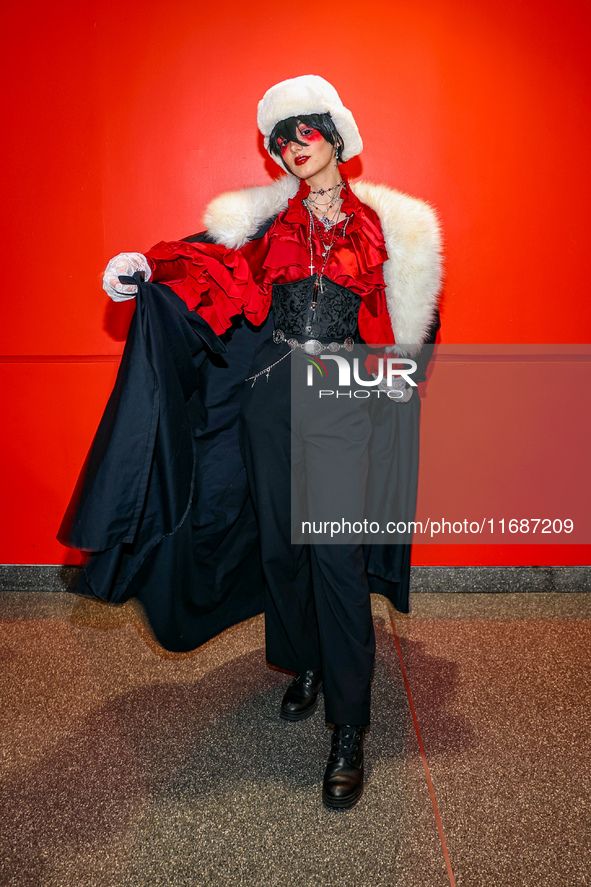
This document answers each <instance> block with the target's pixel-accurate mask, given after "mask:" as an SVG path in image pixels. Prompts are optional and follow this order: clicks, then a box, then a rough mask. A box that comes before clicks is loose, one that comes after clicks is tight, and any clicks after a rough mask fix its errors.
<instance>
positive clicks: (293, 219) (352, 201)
mask: <svg viewBox="0 0 591 887" xmlns="http://www.w3.org/2000/svg"><path fill="white" fill-rule="evenodd" d="M342 179H343V182H344V183H345V187H344V188H343V190H342V191H341V196H342V198H343V203H342V206H341V212H344V213H345V214H346V215H347V216H348V217H349V221H348V223H347V232H348V233H349V234H350V233H352V232H353V231H357V230H358V229H359V228H363V227H364V224H365V223H366V214H365V212H364V207H363V204H362V203H361V201H360V200H359V199H358V198H357V197H355V195H354V194H353V191H352V190H351V188H350V186H349V180H348V178H347V176H345V175H342ZM309 193H310V186H309V185H308V183H307V182H305V181H304V180H302V181H301V182H300V187H299V189H298V192H297V194H296V195H295V196H294V197H292V198H291V200H290V201H289V203H288V206H287V210H286V211H285V213H284V214H283V221H284V222H285V224H286V225H287V226H292V225H304V226H306V229H307V226H308V224H309V220H310V216H309V213H308V210H307V209H306V207H305V206H304V203H303V201H304V200H305V199H306V197H307V196H308V194H309ZM339 224H340V225H342V224H343V222H339Z"/></svg>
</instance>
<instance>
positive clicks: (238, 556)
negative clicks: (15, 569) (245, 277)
mask: <svg viewBox="0 0 591 887" xmlns="http://www.w3.org/2000/svg"><path fill="white" fill-rule="evenodd" d="M132 282H135V283H137V284H138V295H137V300H136V310H135V313H134V316H133V319H132V323H131V326H130V329H129V334H128V338H127V342H126V345H125V349H124V353H123V357H122V360H121V365H120V368H119V372H118V375H117V380H116V383H115V387H114V389H113V393H112V394H111V397H110V399H109V401H108V404H107V406H106V409H105V412H104V415H103V417H102V420H101V422H100V425H99V428H98V431H97V433H96V436H95V439H94V441H93V444H92V446H91V449H90V452H89V455H88V457H87V460H86V463H85V465H84V468H83V470H82V473H81V475H80V479H79V481H78V484H77V487H76V490H75V492H74V495H73V497H72V501H71V502H70V505H69V507H68V510H67V512H66V516H65V518H64V521H63V523H62V526H61V528H60V531H59V534H58V539H59V540H60V542H62V543H63V544H64V545H68V546H70V547H72V548H78V549H82V550H85V551H88V552H90V557H89V559H88V562H87V563H86V565H85V566H84V568H83V573H82V576H81V578H80V581H79V583H78V587H77V589H76V591H77V592H78V593H81V594H85V595H89V596H96V597H99V598H101V599H103V600H106V601H110V602H113V603H118V602H123V601H126V600H128V599H129V598H130V597H133V596H137V598H138V599H139V600H140V601H141V603H142V604H143V606H144V608H145V610H146V613H147V616H148V619H149V621H150V623H151V626H152V628H153V631H154V634H155V635H156V638H157V640H158V641H159V642H160V644H161V645H162V646H163V647H165V648H166V649H168V650H171V651H177V652H185V651H188V650H192V649H195V648H196V647H198V646H200V645H201V644H203V643H204V642H205V641H207V640H209V639H210V638H212V637H214V636H215V635H217V634H219V633H220V632H221V631H223V630H224V629H226V628H228V627H230V626H231V625H235V624H236V623H238V622H241V621H242V620H244V619H247V618H250V617H251V616H254V615H257V614H259V613H261V612H263V610H264V590H265V586H264V579H263V573H262V568H261V560H260V554H259V546H258V531H257V523H256V518H255V514H254V511H253V506H252V502H251V498H250V495H249V490H248V483H247V478H246V472H245V468H244V464H243V462H242V458H241V455H240V448H239V443H238V415H239V410H240V400H241V391H242V387H243V384H244V380H245V378H246V377H247V375H248V370H249V367H250V364H251V361H252V357H253V354H254V352H255V349H256V348H257V346H258V344H259V342H260V341H261V336H263V337H268V336H269V335H270V333H271V330H272V318H271V317H269V318H268V320H267V321H266V323H265V324H263V325H262V326H261V327H258V328H256V329H255V328H253V327H252V326H250V325H249V324H248V323H247V322H245V321H244V319H243V318H240V319H239V320H238V322H237V323H236V324H235V326H234V327H233V328H232V330H231V331H230V332H229V333H227V334H224V337H223V338H224V342H222V340H221V339H220V338H219V337H218V336H216V335H215V334H214V333H213V331H212V329H211V327H210V326H209V325H208V324H207V323H206V321H204V320H203V319H202V318H201V317H200V316H199V314H197V313H196V312H194V311H190V310H189V309H188V308H187V306H186V304H185V303H184V302H183V301H182V299H180V298H179V297H178V296H177V295H176V294H175V293H174V292H173V291H172V290H171V289H170V288H169V287H168V286H166V285H165V284H158V283H144V282H142V281H141V280H140V278H139V275H136V276H135V278H134V280H133V281H132ZM420 373H424V367H420ZM387 406H389V407H390V409H388V410H382V411H380V412H378V413H377V415H376V417H375V420H372V421H374V426H375V428H374V440H373V443H372V455H371V458H372V459H379V460H380V463H381V465H382V468H381V472H380V478H381V480H380V483H381V484H383V477H384V472H383V465H384V464H385V465H389V466H390V469H389V471H390V474H389V482H388V483H387V484H386V485H385V487H384V489H385V490H391V491H395V495H396V497H397V503H398V504H399V503H400V501H403V502H404V511H405V513H406V514H411V515H412V514H414V505H415V497H416V477H417V471H418V434H419V413H420V399H419V397H418V396H415V397H413V398H411V400H410V401H409V402H408V403H407V404H404V408H403V409H399V408H398V405H394V404H388V405H387ZM400 453H405V459H404V460H401V459H400V458H398V455H397V454H400ZM370 483H371V476H370ZM365 559H366V568H367V573H368V581H369V586H370V591H371V592H374V593H378V594H383V595H385V596H386V597H388V598H389V600H390V601H391V602H392V603H393V604H394V606H395V607H396V608H397V609H398V610H400V611H402V612H408V591H409V574H410V545H407V544H399V545H366V546H365Z"/></svg>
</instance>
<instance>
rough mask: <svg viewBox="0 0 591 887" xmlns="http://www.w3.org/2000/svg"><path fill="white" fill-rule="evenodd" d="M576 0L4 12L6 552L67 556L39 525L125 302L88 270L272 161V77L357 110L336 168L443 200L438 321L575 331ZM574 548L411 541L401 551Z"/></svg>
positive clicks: (187, 228) (583, 99)
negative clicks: (305, 82) (353, 134)
mask: <svg viewBox="0 0 591 887" xmlns="http://www.w3.org/2000/svg"><path fill="white" fill-rule="evenodd" d="M590 13H591V10H590V6H589V3H587V2H586V0H565V2H563V3H561V4H560V5H558V4H556V3H554V2H552V3H551V2H548V0H542V2H540V0H536V2H533V0H518V2H515V0H475V2H474V3H471V4H467V3H464V2H460V0H418V2H415V3H412V4H408V3H400V2H396V0H388V2H385V0H384V2H380V0H366V2H352V0H341V2H339V3H338V4H323V5H320V6H319V5H318V4H312V5H310V4H301V3H300V4H293V3H292V4H276V3H273V4H271V3H262V2H260V0H251V2H248V3H244V2H241V3H237V2H233V0H226V2H224V3H220V4H200V3H195V2H189V0H167V2H164V0H142V2H141V3H140V2H139V0H117V2H114V0H101V2H100V3H98V2H97V3H85V4H80V3H73V2H72V3H66V2H59V0H58V2H55V3H53V4H46V3H44V4H41V3H40V2H38V0H32V2H29V3H27V4H13V5H12V8H11V9H10V11H5V12H4V21H3V32H4V36H3V38H2V40H3V49H2V55H1V59H2V64H3V65H4V67H5V70H4V72H3V80H2V83H3V98H4V113H3V119H4V123H5V136H4V138H3V140H2V150H3V152H4V158H3V165H2V172H3V185H4V192H5V196H4V210H3V215H2V225H3V231H2V243H3V258H4V263H3V264H4V269H3V270H4V316H3V322H2V325H1V329H2V341H1V344H0V354H1V358H0V361H1V362H0V374H1V385H2V392H3V408H2V416H3V431H2V452H1V463H0V464H1V469H2V484H3V492H2V497H3V499H2V502H3V507H2V519H3V528H2V533H1V544H2V550H1V552H0V562H5V563H62V562H70V563H72V562H77V561H78V555H77V554H76V553H70V552H68V551H66V550H65V549H63V548H62V547H61V546H60V545H59V544H58V543H57V542H56V541H54V536H55V532H56V529H57V526H58V524H59V521H60V517H61V513H62V511H63V509H64V507H65V505H66V503H67V501H68V499H69V496H70V493H71V490H72V488H73V486H74V483H75V480H76V476H77V473H78V470H79V467H80V465H81V463H82V461H83V458H84V456H85V454H86V451H87V449H88V446H89V444H90V442H91V439H92V435H93V433H94V430H95V428H96V425H97V423H98V420H99V417H100V414H101V411H102V408H103V406H104V404H105V401H106V399H107V397H108V393H109V390H110V386H111V385H112V382H113V380H114V377H115V373H116V369H117V360H118V356H119V355H120V353H121V350H122V342H123V340H124V337H125V330H126V327H127V324H128V322H129V315H130V311H131V310H132V309H131V308H130V306H129V305H113V304H111V303H110V302H108V301H107V298H106V297H105V296H104V294H103V293H102V290H101V288H100V278H101V274H102V269H103V267H104V265H105V263H106V261H107V259H108V258H109V257H110V256H111V255H113V254H115V253H117V252H119V251H121V250H124V249H131V250H142V249H145V248H147V247H149V246H150V245H151V244H153V243H154V242H156V241H157V240H160V239H172V238H178V237H183V236H186V235H188V234H190V233H193V232H194V231H196V230H199V229H200V228H201V216H202V212H203V209H204V207H205V204H206V203H207V201H208V200H209V199H210V198H212V197H213V196H214V195H216V194H217V193H219V192H220V191H222V190H228V189H232V188H237V187H243V186H247V185H254V184H264V183H266V182H268V181H269V177H270V176H275V175H276V174H277V167H276V165H275V164H274V163H273V162H272V161H270V160H268V159H267V158H266V155H265V153H264V151H263V148H262V140H261V138H260V137H259V136H258V133H257V130H256V125H255V109H256V103H257V101H258V99H259V98H260V97H261V95H262V94H263V92H264V91H265V89H267V88H268V87H269V86H270V85H271V84H273V83H275V82H277V81H278V80H281V79H283V78H285V77H291V76H296V75H298V74H302V73H318V74H321V75H322V76H324V77H326V78H327V79H329V80H330V81H332V82H333V83H334V84H335V85H336V87H337V89H338V90H339V92H340V94H341V97H342V98H343V101H344V102H345V104H346V105H347V106H348V107H350V108H351V109H352V110H353V111H354V114H355V117H356V119H357V122H358V125H359V128H360V130H361V133H362V135H363V138H364V140H365V145H366V148H365V150H364V152H363V155H362V156H361V158H358V159H355V160H353V161H351V163H350V164H349V165H348V167H349V168H348V172H349V174H350V175H353V176H358V175H363V177H364V178H367V179H372V180H375V181H378V182H384V183H387V184H389V185H392V186H393V187H397V188H400V189H401V190H404V191H407V192H408V193H410V194H413V195H416V196H418V197H422V198H425V199H427V200H429V201H431V202H432V203H433V204H434V205H435V206H436V207H437V208H438V209H439V211H440V214H441V218H442V221H443V225H444V229H445V236H446V257H447V276H446V285H445V293H444V303H443V331H442V335H441V341H442V342H445V343H459V342H556V343H574V342H588V341H589V332H590V327H591V306H590V301H589V295H588V294H589V283H588V282H589V280H590V278H591V273H590V272H591V268H590V265H591V250H590V249H589V246H588V235H589V225H588V220H587V219H588V215H587V214H588V206H589V194H588V192H589V189H590V179H589V175H588V161H589V147H590V146H589V141H590V138H589V137H590V126H589V72H590V63H589V52H588V36H589V23H590V22H589V19H590V17H591V15H590ZM581 404H582V406H583V408H585V409H588V393H587V392H586V391H585V392H582V397H581ZM426 431H429V429H428V428H427V429H426ZM433 433H436V430H433ZM588 481H589V478H588V477H584V478H581V483H585V484H586V483H588ZM589 554H590V551H589V548H588V547H583V546H560V547H557V546H547V547H546V546H544V547H542V546H530V547H525V546H515V545H512V546H509V547H506V548H503V547H502V546H473V545H472V546H463V547H462V546H420V547H417V549H416V551H415V562H416V563H423V564H468V563H484V564H520V563H523V564H532V563H535V564H543V563H545V564H561V563H564V564H567V563H575V564H576V563H589Z"/></svg>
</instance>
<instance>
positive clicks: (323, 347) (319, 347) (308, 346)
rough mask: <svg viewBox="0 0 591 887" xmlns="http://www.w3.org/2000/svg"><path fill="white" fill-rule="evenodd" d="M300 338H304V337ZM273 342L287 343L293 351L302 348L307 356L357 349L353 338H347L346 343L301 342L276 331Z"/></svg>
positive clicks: (316, 340) (314, 340)
mask: <svg viewBox="0 0 591 887" xmlns="http://www.w3.org/2000/svg"><path fill="white" fill-rule="evenodd" d="M300 338H303V336H302V337H300ZM273 341H274V342H275V344H276V345H279V344H281V343H282V342H286V343H287V344H288V345H289V347H290V348H291V350H292V351H295V349H296V348H301V349H302V350H303V351H305V352H306V354H314V355H317V354H321V353H322V352H323V351H331V352H332V353H333V354H334V353H335V352H336V351H340V350H341V348H344V349H345V351H353V348H354V347H355V342H354V341H353V339H352V338H351V336H347V338H346V339H345V341H344V342H321V341H320V340H319V339H305V340H304V341H303V342H300V341H299V339H298V338H296V337H295V336H289V338H288V337H287V336H286V335H285V333H284V332H283V330H274V332H273Z"/></svg>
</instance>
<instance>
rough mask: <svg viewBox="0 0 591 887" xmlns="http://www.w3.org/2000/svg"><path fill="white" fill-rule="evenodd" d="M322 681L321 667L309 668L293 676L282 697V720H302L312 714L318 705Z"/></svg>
mask: <svg viewBox="0 0 591 887" xmlns="http://www.w3.org/2000/svg"><path fill="white" fill-rule="evenodd" d="M321 683H322V669H321V668H310V669H309V670H308V671H304V672H302V673H301V674H298V675H296V676H295V678H294V679H293V681H292V682H291V684H290V685H289V687H288V688H287V690H286V691H285V696H284V697H283V702H282V703H281V711H280V715H281V717H282V718H283V720H284V721H303V720H304V718H309V717H310V715H311V714H314V712H315V711H316V707H317V705H318V691H319V689H320V685H321Z"/></svg>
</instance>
